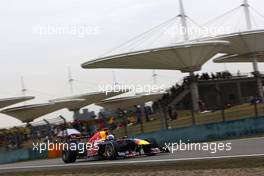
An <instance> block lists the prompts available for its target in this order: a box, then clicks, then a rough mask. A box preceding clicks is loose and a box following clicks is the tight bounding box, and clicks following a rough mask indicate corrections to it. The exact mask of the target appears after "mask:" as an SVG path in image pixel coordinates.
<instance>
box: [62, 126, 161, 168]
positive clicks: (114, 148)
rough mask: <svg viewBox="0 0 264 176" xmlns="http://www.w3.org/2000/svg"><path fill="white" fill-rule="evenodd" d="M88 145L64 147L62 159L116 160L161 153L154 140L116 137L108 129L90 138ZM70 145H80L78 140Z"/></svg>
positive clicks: (66, 161)
mask: <svg viewBox="0 0 264 176" xmlns="http://www.w3.org/2000/svg"><path fill="white" fill-rule="evenodd" d="M87 144H88V147H87V148H85V150H80V149H78V147H72V148H64V150H63V151H62V160H63V161H64V162H65V163H73V162H75V161H76V159H77V158H78V159H84V158H92V157H93V158H95V157H96V158H98V159H107V160H115V159H118V158H129V157H136V156H140V155H147V156H152V155H156V154H158V153H160V152H161V151H162V148H159V147H158V145H157V143H156V142H155V141H154V140H142V139H136V138H126V137H124V138H122V139H115V138H114V136H113V135H111V134H108V131H106V130H104V131H99V132H97V133H95V134H94V135H93V136H92V137H91V138H89V139H88V142H87ZM69 145H70V146H74V145H75V146H78V145H79V142H77V141H76V140H71V141H69Z"/></svg>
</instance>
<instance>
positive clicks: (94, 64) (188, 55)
mask: <svg viewBox="0 0 264 176" xmlns="http://www.w3.org/2000/svg"><path fill="white" fill-rule="evenodd" d="M228 45H229V42H227V41H222V40H221V41H219V40H218V41H203V42H192V43H184V44H179V45H174V46H170V47H163V48H156V49H149V50H142V51H136V52H130V53H124V54H119V55H112V56H108V57H103V58H99V59H95V60H92V61H88V62H86V63H83V64H82V67H83V68H126V69H164V70H166V69H167V70H181V71H183V72H190V71H198V70H200V69H201V66H202V65H203V64H204V63H205V62H207V61H208V60H209V59H210V58H212V57H213V56H214V55H216V54H217V53H220V52H222V50H223V49H225V48H226V47H227V46H228Z"/></svg>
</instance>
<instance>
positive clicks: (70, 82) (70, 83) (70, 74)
mask: <svg viewBox="0 0 264 176" xmlns="http://www.w3.org/2000/svg"><path fill="white" fill-rule="evenodd" d="M73 81H74V79H73V78H72V72H71V68H70V67H68V82H69V85H70V93H71V95H72V94H73Z"/></svg>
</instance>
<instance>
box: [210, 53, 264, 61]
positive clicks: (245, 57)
mask: <svg viewBox="0 0 264 176" xmlns="http://www.w3.org/2000/svg"><path fill="white" fill-rule="evenodd" d="M254 58H257V60H258V62H264V53H262V54H260V53H259V54H254V53H253V54H230V55H224V56H221V57H218V58H215V59H214V60H213V61H214V62H215V63H228V62H252V61H253V59H254Z"/></svg>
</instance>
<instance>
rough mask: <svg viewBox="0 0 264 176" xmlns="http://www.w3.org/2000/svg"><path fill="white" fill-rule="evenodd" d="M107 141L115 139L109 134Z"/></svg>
mask: <svg viewBox="0 0 264 176" xmlns="http://www.w3.org/2000/svg"><path fill="white" fill-rule="evenodd" d="M107 139H108V140H114V139H115V137H114V135H112V134H109V135H108V137H107Z"/></svg>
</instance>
